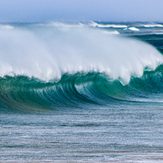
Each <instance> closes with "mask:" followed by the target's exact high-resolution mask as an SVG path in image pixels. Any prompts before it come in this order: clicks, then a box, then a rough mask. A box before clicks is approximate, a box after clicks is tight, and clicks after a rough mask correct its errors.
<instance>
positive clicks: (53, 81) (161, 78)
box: [0, 21, 163, 163]
mask: <svg viewBox="0 0 163 163" xmlns="http://www.w3.org/2000/svg"><path fill="white" fill-rule="evenodd" d="M0 162H3V163H7V162H63V163H65V162H116V163H121V162H127V163H131V162H136V163H140V162H141V163H142V162H143V163H144V162H151V163H153V162H163V23H158V22H157V23H151V22H150V23H149V22H134V23H133V22H123V23H115V22H93V21H92V22H76V23H65V22H64V23H63V22H50V23H8V24H5V23H4V24H0Z"/></svg>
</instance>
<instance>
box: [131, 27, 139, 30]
mask: <svg viewBox="0 0 163 163" xmlns="http://www.w3.org/2000/svg"><path fill="white" fill-rule="evenodd" d="M129 29H130V30H132V31H139V29H138V28H136V27H129Z"/></svg>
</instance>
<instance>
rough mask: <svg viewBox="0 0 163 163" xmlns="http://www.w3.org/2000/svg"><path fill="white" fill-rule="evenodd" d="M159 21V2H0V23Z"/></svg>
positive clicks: (162, 15)
mask: <svg viewBox="0 0 163 163" xmlns="http://www.w3.org/2000/svg"><path fill="white" fill-rule="evenodd" d="M87 20H94V21H162V22H163V0H0V22H45V21H87Z"/></svg>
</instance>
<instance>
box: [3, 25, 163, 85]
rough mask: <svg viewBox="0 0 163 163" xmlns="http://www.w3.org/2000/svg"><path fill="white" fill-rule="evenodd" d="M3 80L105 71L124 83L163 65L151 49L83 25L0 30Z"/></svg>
mask: <svg viewBox="0 0 163 163" xmlns="http://www.w3.org/2000/svg"><path fill="white" fill-rule="evenodd" d="M0 42H1V44H0V46H1V47H0V63H1V64H0V76H5V75H26V76H29V77H32V76H33V77H36V78H39V79H42V80H50V79H60V78H61V76H62V75H63V74H64V73H69V74H75V73H77V72H85V73H88V72H105V73H106V74H108V76H109V78H112V79H114V80H116V79H119V78H121V79H122V80H123V81H124V83H128V82H129V81H130V77H131V76H139V77H140V76H142V75H143V71H144V69H145V68H147V67H148V68H150V69H152V70H154V69H155V68H156V67H157V66H158V65H159V64H161V63H162V62H163V57H162V55H161V54H160V53H159V52H158V51H157V50H156V49H155V48H154V47H152V46H151V45H149V44H147V43H144V42H141V41H138V40H134V39H129V38H122V37H116V36H113V35H107V34H106V33H104V32H103V30H99V29H93V28H88V27H85V26H79V27H76V26H71V27H69V26H66V25H65V26H57V25H55V26H37V25H35V26H34V25H33V26H32V27H30V28H23V27H19V26H18V27H17V26H16V27H14V28H3V29H1V31H0Z"/></svg>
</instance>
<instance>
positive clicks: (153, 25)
mask: <svg viewBox="0 0 163 163" xmlns="http://www.w3.org/2000/svg"><path fill="white" fill-rule="evenodd" d="M143 26H144V27H147V28H153V27H163V25H162V24H144V25H143Z"/></svg>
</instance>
